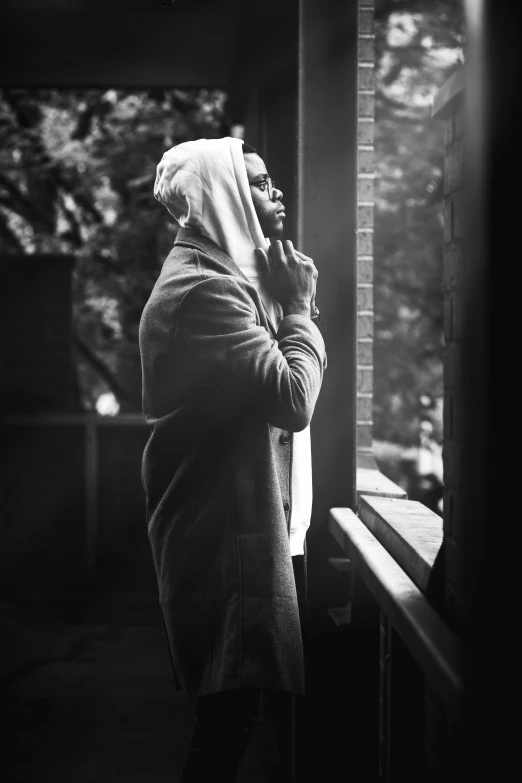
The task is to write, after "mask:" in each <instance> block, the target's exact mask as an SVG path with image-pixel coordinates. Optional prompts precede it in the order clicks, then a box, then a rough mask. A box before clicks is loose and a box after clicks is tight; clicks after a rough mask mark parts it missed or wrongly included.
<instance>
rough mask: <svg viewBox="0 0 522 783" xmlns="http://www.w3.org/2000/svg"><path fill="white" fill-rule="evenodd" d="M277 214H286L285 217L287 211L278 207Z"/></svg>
mask: <svg viewBox="0 0 522 783" xmlns="http://www.w3.org/2000/svg"><path fill="white" fill-rule="evenodd" d="M276 215H281V216H284V217H286V212H285V210H284V209H278V210H277V211H276Z"/></svg>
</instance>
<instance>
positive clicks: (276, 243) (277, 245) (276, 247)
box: [270, 237, 285, 262]
mask: <svg viewBox="0 0 522 783" xmlns="http://www.w3.org/2000/svg"><path fill="white" fill-rule="evenodd" d="M270 249H271V251H272V258H273V259H274V261H277V262H283V261H285V253H284V251H283V244H282V242H281V241H280V240H279V239H274V237H270Z"/></svg>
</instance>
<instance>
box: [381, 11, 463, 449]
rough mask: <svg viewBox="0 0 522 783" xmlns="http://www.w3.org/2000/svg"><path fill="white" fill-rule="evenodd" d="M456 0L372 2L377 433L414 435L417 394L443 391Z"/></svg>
mask: <svg viewBox="0 0 522 783" xmlns="http://www.w3.org/2000/svg"><path fill="white" fill-rule="evenodd" d="M462 46H463V34H462V9H461V5H460V3H457V2H455V0H433V1H432V2H412V1H411V0H410V1H409V2H401V1H400V0H399V1H397V2H391V1H390V0H386V2H384V1H382V2H378V3H377V8H376V52H377V57H376V142H375V145H376V181H375V200H376V205H375V206H376V213H375V234H374V239H375V245H374V253H375V303H374V311H375V344H374V366H375V389H374V434H375V437H377V438H379V439H382V440H389V441H394V442H398V443H401V442H402V443H405V444H408V443H413V442H414V441H415V440H416V438H417V434H418V412H419V405H418V401H419V397H420V395H422V394H424V393H430V394H432V395H434V396H437V395H440V394H441V393H442V348H443V331H442V248H443V236H442V214H441V213H442V175H443V154H444V139H443V135H444V132H443V127H442V123H441V122H440V120H436V119H433V118H432V116H431V110H432V101H433V97H434V94H435V92H436V90H437V89H438V88H439V87H440V86H441V85H442V84H443V83H444V82H445V81H446V80H447V79H448V78H449V76H450V75H451V73H452V72H453V70H454V69H455V68H458V67H460V64H461V62H462Z"/></svg>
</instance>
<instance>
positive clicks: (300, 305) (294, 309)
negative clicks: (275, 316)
mask: <svg viewBox="0 0 522 783" xmlns="http://www.w3.org/2000/svg"><path fill="white" fill-rule="evenodd" d="M281 307H282V308H283V315H285V316H287V315H304V316H306V317H307V318H310V315H311V304H310V299H291V300H289V301H287V302H283V303H282V304H281Z"/></svg>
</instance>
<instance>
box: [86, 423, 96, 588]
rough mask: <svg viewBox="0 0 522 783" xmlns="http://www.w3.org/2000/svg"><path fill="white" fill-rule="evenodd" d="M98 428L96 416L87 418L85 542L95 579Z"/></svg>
mask: <svg viewBox="0 0 522 783" xmlns="http://www.w3.org/2000/svg"><path fill="white" fill-rule="evenodd" d="M97 435H98V428H97V423H96V417H95V416H92V417H90V416H86V417H85V528H86V529H85V542H86V561H87V574H88V576H89V578H91V579H94V576H95V572H96V550H97V544H98V437H97Z"/></svg>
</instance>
